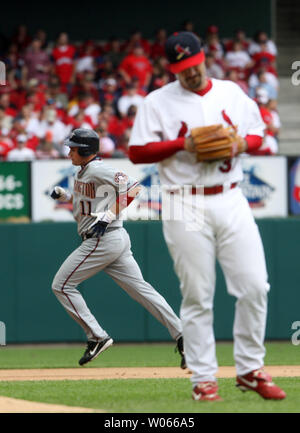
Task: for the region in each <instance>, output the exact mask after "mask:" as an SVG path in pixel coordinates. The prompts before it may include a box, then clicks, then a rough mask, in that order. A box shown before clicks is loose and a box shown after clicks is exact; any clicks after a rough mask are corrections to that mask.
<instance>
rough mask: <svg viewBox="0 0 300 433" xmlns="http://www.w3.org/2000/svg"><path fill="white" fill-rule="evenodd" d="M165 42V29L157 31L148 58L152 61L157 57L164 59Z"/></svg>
mask: <svg viewBox="0 0 300 433" xmlns="http://www.w3.org/2000/svg"><path fill="white" fill-rule="evenodd" d="M166 40H167V31H166V30H165V29H158V30H157V32H156V36H155V41H154V42H153V44H152V47H151V54H150V57H151V59H152V60H155V59H157V58H158V57H165V56H166V52H165V44H166Z"/></svg>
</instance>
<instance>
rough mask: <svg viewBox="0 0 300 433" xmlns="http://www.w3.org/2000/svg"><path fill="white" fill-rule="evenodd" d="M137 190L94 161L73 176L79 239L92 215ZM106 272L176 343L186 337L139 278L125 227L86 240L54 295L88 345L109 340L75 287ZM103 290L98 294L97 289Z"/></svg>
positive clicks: (111, 227)
mask: <svg viewBox="0 0 300 433" xmlns="http://www.w3.org/2000/svg"><path fill="white" fill-rule="evenodd" d="M134 185H137V182H136V181H135V180H134V179H131V178H130V177H129V176H127V175H126V174H125V173H122V172H121V171H117V170H115V169H113V168H111V167H109V166H108V165H106V163H104V162H102V160H98V159H94V160H92V161H91V162H90V163H88V164H87V165H86V166H85V167H84V168H83V169H80V170H79V171H78V173H77V174H76V176H75V183H74V193H73V205H74V217H75V219H76V221H77V224H78V233H79V234H80V235H82V234H84V233H86V232H88V231H89V229H90V228H91V225H92V223H93V221H94V218H93V217H91V215H90V214H91V212H101V211H105V210H106V209H108V208H110V207H111V205H112V204H113V203H114V202H115V200H116V196H117V194H118V193H119V191H120V190H121V192H124V191H127V190H128V189H130V188H132V187H133V186H134ZM102 270H103V271H104V272H106V273H107V274H108V275H110V276H111V277H112V278H113V280H114V281H115V282H116V283H117V284H118V285H119V286H120V287H122V289H124V290H125V291H126V292H127V293H128V294H129V295H130V296H131V297H132V298H133V299H135V300H136V301H137V302H139V303H140V304H141V305H143V306H144V307H145V308H146V309H147V310H148V311H149V312H150V313H151V314H152V315H153V316H154V317H155V318H156V319H157V320H159V321H160V322H161V323H162V324H163V325H164V326H166V328H167V329H168V331H169V333H170V335H171V336H172V337H173V338H174V339H177V338H178V337H179V336H181V334H182V327H181V322H180V320H179V318H178V317H177V316H176V314H175V313H174V311H173V310H172V308H171V307H170V305H169V304H168V303H167V302H166V300H165V299H164V298H163V297H162V296H161V295H160V294H159V293H158V292H157V291H156V290H155V289H154V288H153V287H152V286H151V285H150V284H149V283H147V282H146V281H145V280H144V278H143V276H142V273H141V270H140V268H139V266H138V264H137V263H136V261H135V259H134V257H133V254H132V251H131V244H130V239H129V236H128V233H127V232H126V230H125V229H124V228H123V227H122V221H121V220H116V221H114V222H112V223H111V224H109V226H108V228H107V230H106V232H105V233H104V235H103V236H102V237H101V238H97V237H92V238H89V239H86V240H84V241H83V242H82V243H81V245H80V246H79V247H78V248H77V249H76V250H75V251H73V253H71V254H70V256H69V257H68V258H67V259H66V260H65V262H64V263H63V264H62V265H61V267H60V269H59V270H58V272H57V274H56V275H55V277H54V280H53V283H52V289H53V291H54V293H55V295H56V297H57V298H58V300H59V301H60V302H61V304H62V305H63V307H64V308H65V309H66V311H67V312H68V313H69V314H70V316H71V317H72V318H73V319H74V320H75V321H76V322H77V323H78V324H79V325H80V326H81V327H82V329H83V330H84V332H85V333H86V336H87V339H88V340H90V341H101V340H104V339H105V338H107V337H108V334H107V332H106V331H105V330H104V329H102V328H101V326H100V324H99V323H98V322H97V320H96V318H95V317H94V316H93V314H92V313H91V311H90V310H89V308H88V307H87V305H86V303H85V301H84V299H83V297H82V295H81V293H80V292H79V291H78V290H77V286H78V285H79V284H80V283H81V282H82V281H84V280H86V279H88V278H90V277H92V276H93V275H95V274H96V273H98V272H99V271H102ZM99 290H100V288H99Z"/></svg>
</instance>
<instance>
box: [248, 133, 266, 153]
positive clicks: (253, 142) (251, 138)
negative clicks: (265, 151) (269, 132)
mask: <svg viewBox="0 0 300 433" xmlns="http://www.w3.org/2000/svg"><path fill="white" fill-rule="evenodd" d="M245 140H246V141H247V143H248V149H247V150H246V152H247V153H250V154H252V153H255V152H256V151H257V150H258V149H259V147H260V146H261V145H262V142H263V138H262V137H260V136H259V135H246V137H245Z"/></svg>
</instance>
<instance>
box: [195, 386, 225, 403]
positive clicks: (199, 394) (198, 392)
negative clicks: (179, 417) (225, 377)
mask: <svg viewBox="0 0 300 433" xmlns="http://www.w3.org/2000/svg"><path fill="white" fill-rule="evenodd" d="M192 398H193V400H197V401H221V400H222V398H221V397H220V396H219V394H218V384H217V382H199V383H198V384H197V385H196V386H194V388H193V394H192Z"/></svg>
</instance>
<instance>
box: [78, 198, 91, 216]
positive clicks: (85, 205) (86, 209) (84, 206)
mask: <svg viewBox="0 0 300 433" xmlns="http://www.w3.org/2000/svg"><path fill="white" fill-rule="evenodd" d="M80 208H81V215H83V216H87V215H91V211H92V206H91V202H90V201H84V200H81V201H80Z"/></svg>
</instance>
